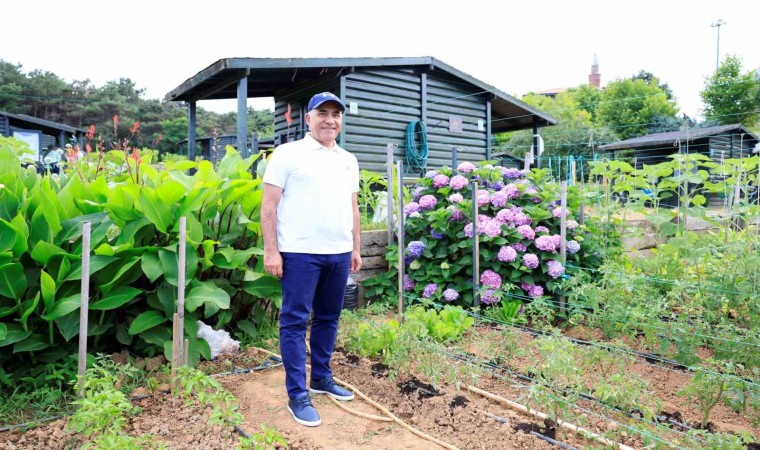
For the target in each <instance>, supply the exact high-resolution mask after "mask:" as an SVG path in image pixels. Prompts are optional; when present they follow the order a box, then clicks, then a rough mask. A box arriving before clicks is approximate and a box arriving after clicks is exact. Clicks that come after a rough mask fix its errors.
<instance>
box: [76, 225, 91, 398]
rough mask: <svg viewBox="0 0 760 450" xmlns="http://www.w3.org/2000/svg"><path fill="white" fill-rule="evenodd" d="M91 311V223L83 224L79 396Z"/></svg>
mask: <svg viewBox="0 0 760 450" xmlns="http://www.w3.org/2000/svg"><path fill="white" fill-rule="evenodd" d="M89 310H90V222H85V223H83V224H82V284H81V296H80V304H79V368H78V370H77V380H78V382H79V396H80V397H81V396H82V394H83V393H84V376H85V373H86V372H87V330H88V324H87V318H88V313H89Z"/></svg>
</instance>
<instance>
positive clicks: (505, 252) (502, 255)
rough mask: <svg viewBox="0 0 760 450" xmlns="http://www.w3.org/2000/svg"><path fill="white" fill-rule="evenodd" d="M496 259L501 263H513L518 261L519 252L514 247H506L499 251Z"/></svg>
mask: <svg viewBox="0 0 760 450" xmlns="http://www.w3.org/2000/svg"><path fill="white" fill-rule="evenodd" d="M496 257H497V258H498V259H499V261H501V262H513V261H514V260H516V259H517V251H516V250H515V249H514V248H513V247H512V246H509V245H505V246H503V247H501V248H500V249H499V254H498V255H497V256H496Z"/></svg>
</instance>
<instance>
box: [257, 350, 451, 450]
mask: <svg viewBox="0 0 760 450" xmlns="http://www.w3.org/2000/svg"><path fill="white" fill-rule="evenodd" d="M251 348H253V349H254V350H256V351H258V352H261V353H264V354H267V355H270V356H274V357H275V358H280V359H282V357H281V356H280V355H278V354H276V353H273V352H270V351H269V350H265V349H263V348H258V347H251ZM306 366H307V367H309V364H307V365H306ZM333 379H334V380H335V382H336V383H338V384H340V385H342V386H344V387H346V388H348V389H349V390H351V391H353V392H354V393H356V395H358V396H359V397H361V398H362V399H363V400H364V401H366V402H367V403H369V404H370V405H372V406H374V407H375V408H377V409H379V410H380V411H381V412H382V413H383V414H385V415H386V416H388V417H389V418H390V419H391V420H393V421H394V422H396V423H397V424H399V425H401V426H402V427H404V428H406V429H407V430H409V431H411V432H412V433H414V434H415V435H417V436H419V437H421V438H423V439H425V440H428V441H430V442H434V443H436V444H438V445H440V446H441V447H443V448H447V449H449V450H459V449H458V448H457V447H454V446H453V445H451V444H448V443H446V442H443V441H441V440H439V439H437V438H435V437H433V436H430V435H429V434H426V433H423V432H422V431H419V430H418V429H416V428H414V427H412V426H411V425H409V424H407V423H406V422H404V421H403V420H401V419H399V418H398V417H396V415H394V414H393V413H392V412H390V410H388V408H386V407H384V406H383V405H381V404H379V403H377V402H376V401H374V400H372V399H371V398H369V397H367V396H366V395H364V393H363V392H362V391H360V390H359V389H357V388H355V387H354V386H352V385H350V384H348V383H346V382H345V381H343V380H341V379H339V378H335V377H333ZM356 412H357V413H358V411H356ZM362 414H364V413H362Z"/></svg>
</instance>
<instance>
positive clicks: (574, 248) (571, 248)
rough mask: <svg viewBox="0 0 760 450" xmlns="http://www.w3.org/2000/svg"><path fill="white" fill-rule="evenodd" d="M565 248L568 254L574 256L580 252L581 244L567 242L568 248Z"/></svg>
mask: <svg viewBox="0 0 760 450" xmlns="http://www.w3.org/2000/svg"><path fill="white" fill-rule="evenodd" d="M565 248H566V249H567V252H568V253H570V254H571V255H572V254H575V253H578V252H579V251H580V249H581V244H579V243H578V241H567V246H566V247H565Z"/></svg>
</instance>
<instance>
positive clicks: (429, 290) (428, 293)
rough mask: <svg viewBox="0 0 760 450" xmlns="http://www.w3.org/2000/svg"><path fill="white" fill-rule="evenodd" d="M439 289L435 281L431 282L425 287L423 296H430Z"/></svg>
mask: <svg viewBox="0 0 760 450" xmlns="http://www.w3.org/2000/svg"><path fill="white" fill-rule="evenodd" d="M437 291H438V285H437V284H435V283H430V284H428V285H426V286H425V289H423V290H422V296H423V297H425V298H430V297H432V296H433V295H435V293H436V292H437Z"/></svg>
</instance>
